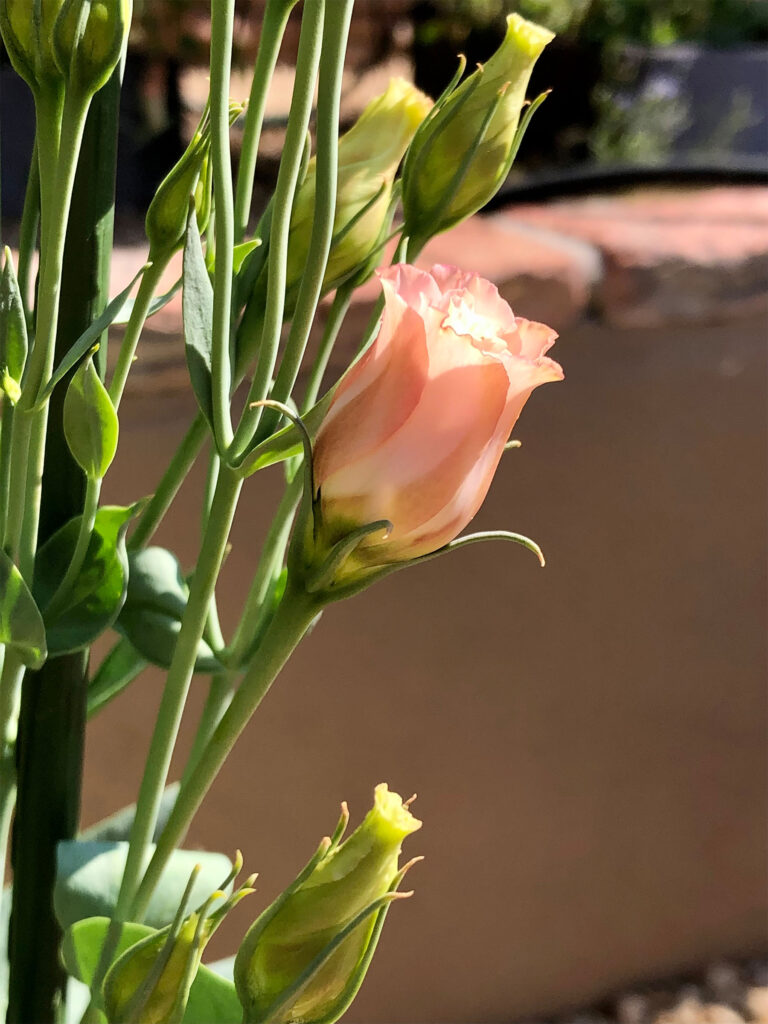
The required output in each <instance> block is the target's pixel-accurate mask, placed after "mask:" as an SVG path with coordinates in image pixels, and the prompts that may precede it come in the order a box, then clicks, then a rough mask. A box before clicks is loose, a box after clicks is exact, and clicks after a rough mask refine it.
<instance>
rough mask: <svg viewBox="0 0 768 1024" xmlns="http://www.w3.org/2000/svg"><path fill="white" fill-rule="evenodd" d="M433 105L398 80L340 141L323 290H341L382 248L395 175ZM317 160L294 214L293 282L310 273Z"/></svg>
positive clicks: (291, 245)
mask: <svg viewBox="0 0 768 1024" xmlns="http://www.w3.org/2000/svg"><path fill="white" fill-rule="evenodd" d="M431 107H432V100H430V99H429V97H428V96H425V95H424V93H422V92H420V91H419V90H418V89H417V88H416V87H415V86H413V85H411V83H410V82H407V81H405V80H404V79H402V78H394V79H392V81H391V82H390V83H389V86H388V88H387V90H386V92H384V93H383V94H382V95H381V96H379V97H377V98H376V99H374V100H372V101H371V102H370V103H369V104H368V106H367V107H366V108H365V110H364V111H363V112H362V114H361V115H360V117H359V118H358V120H357V121H356V122H355V124H354V125H353V126H352V127H351V128H350V129H349V131H348V132H346V133H345V134H344V135H342V137H341V138H340V139H339V176H338V188H337V196H336V210H335V215H334V221H333V233H334V242H333V243H332V245H331V251H330V254H329V257H328V265H327V267H326V271H325V278H324V281H323V291H325V292H327V291H330V290H331V289H333V288H335V287H336V285H337V284H339V283H340V282H341V281H343V280H344V278H345V277H347V276H348V275H349V274H350V273H351V272H352V271H353V270H355V269H356V268H357V267H358V266H360V264H361V263H363V262H364V260H365V259H366V258H367V257H368V255H369V254H370V253H371V251H372V249H374V247H375V246H376V245H377V244H378V242H379V240H380V235H381V232H382V228H383V227H384V224H385V220H386V217H387V211H388V208H389V204H390V200H391V198H392V186H393V184H394V181H395V174H396V173H397V169H398V167H399V166H400V161H401V160H402V158H403V154H404V153H405V151H406V149H407V148H408V145H409V143H410V141H411V139H412V138H413V136H414V133H415V132H416V129H417V128H418V127H419V125H420V124H421V122H422V121H423V120H424V118H425V117H426V115H427V113H428V112H429V110H430V109H431ZM316 186H317V180H316V162H315V158H314V157H313V158H312V160H311V161H310V164H309V167H308V169H307V175H306V178H305V179H304V182H303V183H302V185H301V186H300V188H299V189H298V191H297V194H296V199H295V201H294V204H293V212H292V214H291V235H290V241H289V244H288V264H287V281H288V287H289V289H290V287H291V285H295V284H297V283H298V282H299V281H300V280H301V277H302V274H303V273H304V265H305V263H306V259H307V251H308V249H309V240H310V235H311V232H312V220H313V217H314V211H315V190H316Z"/></svg>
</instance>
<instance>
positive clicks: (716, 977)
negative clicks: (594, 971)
mask: <svg viewBox="0 0 768 1024" xmlns="http://www.w3.org/2000/svg"><path fill="white" fill-rule="evenodd" d="M520 1024H768V961H749V962H746V963H731V962H723V963H716V964H712V965H711V966H710V967H709V968H707V970H706V971H705V972H704V973H703V974H702V975H701V976H699V977H693V978H689V979H686V980H683V981H680V980H678V981H677V982H669V983H667V984H658V985H656V984H653V985H646V986H637V987H636V988H634V989H630V990H629V991H627V992H623V993H621V994H620V995H618V996H616V997H614V998H611V999H609V1000H607V1001H606V1002H605V1003H604V1004H603V1005H601V1006H599V1007H596V1008H594V1009H591V1010H587V1011H583V1012H579V1013H571V1014H568V1015H566V1016H565V1017H558V1018H556V1019H555V1020H550V1021H542V1020H535V1021H534V1020H532V1021H521V1022H520Z"/></svg>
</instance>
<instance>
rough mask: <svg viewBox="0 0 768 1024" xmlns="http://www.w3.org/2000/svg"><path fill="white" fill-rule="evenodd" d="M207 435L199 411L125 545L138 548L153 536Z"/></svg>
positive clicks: (206, 429)
mask: <svg viewBox="0 0 768 1024" xmlns="http://www.w3.org/2000/svg"><path fill="white" fill-rule="evenodd" d="M207 436H208V426H207V424H206V422H205V417H204V416H203V414H202V413H198V414H197V416H196V417H195V419H194V420H193V421H192V426H191V427H190V428H189V430H188V431H187V432H186V434H185V435H184V437H183V439H182V442H181V444H180V445H179V447H178V448H177V449H176V453H175V454H174V456H173V458H172V460H171V462H170V464H169V466H168V468H167V469H166V471H165V473H164V474H163V477H162V479H161V480H160V483H159V484H158V485H157V488H156V490H155V493H154V494H153V495H152V498H151V499H150V501H149V503H148V504H147V507H146V508H145V509H144V511H143V512H142V513H141V515H140V516H139V520H138V522H137V524H136V527H135V528H134V531H133V533H132V534H131V536H130V537H129V539H128V548H129V549H130V550H132V551H138V550H139V549H140V548H143V547H146V545H147V544H148V543H149V542H150V540H151V539H152V536H153V534H154V532H155V530H156V529H157V528H158V526H159V525H160V523H161V522H162V519H163V516H164V515H165V513H166V512H167V511H168V509H169V508H170V507H171V504H172V503H173V499H174V498H175V497H176V495H177V494H178V492H179V488H180V487H181V485H182V484H183V483H184V480H185V479H186V477H187V474H188V473H189V471H190V469H191V468H192V466H193V465H194V464H195V460H196V459H197V456H198V455H199V453H200V449H201V448H202V447H203V444H204V442H205V439H206V437H207Z"/></svg>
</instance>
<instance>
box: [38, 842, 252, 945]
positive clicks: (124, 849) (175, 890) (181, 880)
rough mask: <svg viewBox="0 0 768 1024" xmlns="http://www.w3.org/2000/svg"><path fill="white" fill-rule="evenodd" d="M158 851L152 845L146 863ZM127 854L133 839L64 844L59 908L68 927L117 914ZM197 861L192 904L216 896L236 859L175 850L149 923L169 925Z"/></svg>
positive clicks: (55, 898) (59, 854) (151, 907)
mask: <svg viewBox="0 0 768 1024" xmlns="http://www.w3.org/2000/svg"><path fill="white" fill-rule="evenodd" d="M153 852H154V846H150V847H149V848H148V849H147V851H146V855H145V866H146V864H147V863H149V860H150V858H151V856H152V853H153ZM127 855H128V843H127V842H96V841H81V840H72V841H70V842H64V843H59V845H58V847H57V853H56V885H55V887H54V891H53V906H54V910H55V911H56V917H57V918H58V920H59V923H60V924H61V926H62V928H69V926H70V925H72V924H74V923H75V921H81V920H82V919H83V918H85V917H93V916H97V915H100V914H104V915H105V916H109V915H110V914H111V913H112V911H113V909H114V907H115V903H116V901H117V895H118V892H119V891H120V882H121V880H122V877H123V871H124V869H125V859H126V857H127ZM196 864H199V865H200V867H201V870H200V873H199V875H198V877H197V879H196V881H195V884H194V887H193V889H192V894H191V896H190V906H195V905H197V904H198V903H202V902H203V900H205V899H206V898H207V897H208V896H210V894H211V893H212V892H214V891H215V890H216V889H217V888H218V887H219V886H220V885H221V881H222V879H223V878H226V876H227V874H229V872H230V870H231V868H232V862H231V861H230V859H229V857H226V856H225V855H224V854H223V853H212V852H209V851H200V850H175V851H174V852H173V854H172V855H171V858H170V860H169V861H168V865H167V867H166V868H165V870H164V872H163V875H162V878H161V880H160V884H159V885H158V886H157V888H156V889H155V892H154V895H153V896H152V899H151V901H150V904H149V908H148V909H147V913H146V922H147V924H148V925H150V926H151V927H153V928H163V927H165V925H167V924H170V923H171V921H172V920H173V918H174V915H175V914H176V911H177V910H178V908H179V903H180V901H181V898H182V896H183V894H184V890H185V889H186V886H187V883H188V882H189V876H190V874H191V873H192V869H193V868H194V867H195V865H196Z"/></svg>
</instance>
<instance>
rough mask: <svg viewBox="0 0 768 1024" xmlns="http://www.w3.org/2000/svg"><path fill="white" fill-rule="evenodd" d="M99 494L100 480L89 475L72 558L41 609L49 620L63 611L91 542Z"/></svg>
mask: <svg viewBox="0 0 768 1024" xmlns="http://www.w3.org/2000/svg"><path fill="white" fill-rule="evenodd" d="M100 494H101V480H96V479H94V478H91V477H89V478H88V483H87V485H86V489H85V502H84V503H83V514H82V515H81V516H80V528H79V530H78V534H77V542H76V543H75V550H74V551H73V552H72V559H71V561H70V563H69V565H68V566H67V571H66V572H65V573H64V576H63V577H62V579H61V582H60V583H59V585H58V587H57V588H56V590H55V591H54V593H53V596H52V597H51V599H50V601H49V602H48V604H47V605H46V607H45V608H44V609H43V613H44V615H45V617H46V618H47V619H48V620H49V621H52V620H53V619H55V618H56V617H57V616H58V615H59V614H60V613H61V612H62V611H63V609H64V606H65V605H66V603H67V601H68V599H69V596H70V592H71V590H72V587H73V586H74V584H75V582H76V581H77V577H78V576H79V575H80V570H81V569H82V567H83V562H84V561H85V556H86V554H87V553H88V545H89V544H90V543H91V534H92V533H93V525H94V523H95V522H96V510H97V509H98V507H99V495H100Z"/></svg>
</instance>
